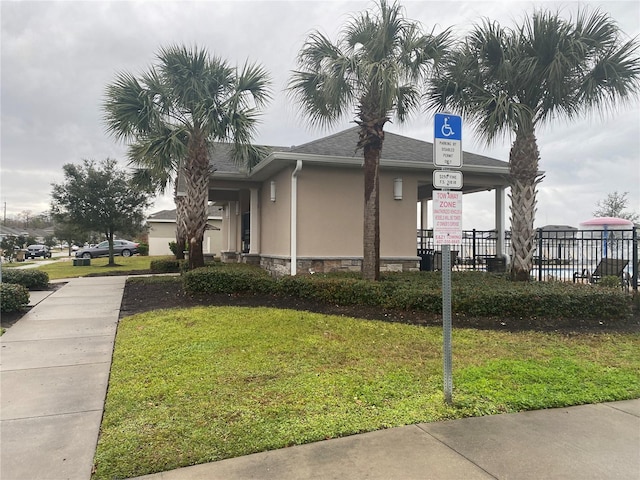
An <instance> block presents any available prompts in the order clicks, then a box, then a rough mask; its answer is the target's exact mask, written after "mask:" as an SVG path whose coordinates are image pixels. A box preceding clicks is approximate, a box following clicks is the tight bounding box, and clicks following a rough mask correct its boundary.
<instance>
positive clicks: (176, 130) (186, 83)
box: [104, 46, 270, 268]
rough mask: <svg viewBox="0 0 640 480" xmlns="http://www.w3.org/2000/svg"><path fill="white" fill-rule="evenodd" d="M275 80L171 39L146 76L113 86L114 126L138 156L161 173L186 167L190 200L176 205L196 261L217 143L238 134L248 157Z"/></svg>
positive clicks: (108, 114) (242, 156)
mask: <svg viewBox="0 0 640 480" xmlns="http://www.w3.org/2000/svg"><path fill="white" fill-rule="evenodd" d="M269 85H270V80H269V76H268V74H267V73H266V71H265V70H264V69H263V68H262V67H261V66H258V65H256V64H248V63H245V65H244V67H243V68H242V69H241V70H238V69H237V68H232V67H230V66H229V65H228V64H227V62H225V61H223V60H222V59H220V58H218V57H210V56H209V54H208V53H207V51H206V50H204V49H199V48H197V47H193V48H192V49H188V48H185V47H179V46H171V47H168V48H163V49H161V50H160V53H159V54H158V64H157V65H156V66H153V67H151V68H150V69H149V71H148V72H146V73H145V74H143V75H142V76H141V77H140V78H136V77H134V76H133V75H131V74H129V73H121V74H119V75H118V76H117V78H116V81H115V82H114V83H113V84H111V85H108V86H107V90H106V100H105V103H104V110H105V120H106V124H107V129H108V131H109V132H110V133H111V134H113V135H114V136H115V137H116V138H118V139H121V140H124V141H128V142H130V144H129V158H130V160H131V162H132V163H134V164H137V165H140V166H142V168H151V170H152V171H153V172H155V178H162V176H160V177H158V175H157V174H158V172H162V171H164V172H166V174H167V175H171V176H173V177H174V178H175V177H176V176H177V175H178V173H180V174H181V175H184V180H185V187H186V196H185V197H184V205H183V207H184V208H180V207H181V205H179V204H178V205H176V207H177V210H178V224H180V222H183V223H184V226H185V233H186V238H187V239H188V243H189V268H195V267H199V266H202V265H204V257H203V254H202V240H203V237H204V231H205V229H206V225H207V200H208V193H209V176H210V174H211V168H210V166H209V153H210V150H211V149H212V148H214V146H215V143H216V142H233V144H234V147H235V148H234V151H235V152H236V154H237V155H236V158H237V159H239V160H241V161H244V160H248V154H247V152H249V153H251V152H255V148H253V147H251V146H250V145H248V144H250V141H251V139H252V137H253V135H254V134H255V129H256V125H257V122H258V113H259V109H260V108H261V107H263V106H264V105H265V104H266V102H267V101H268V100H269V98H270V91H269Z"/></svg>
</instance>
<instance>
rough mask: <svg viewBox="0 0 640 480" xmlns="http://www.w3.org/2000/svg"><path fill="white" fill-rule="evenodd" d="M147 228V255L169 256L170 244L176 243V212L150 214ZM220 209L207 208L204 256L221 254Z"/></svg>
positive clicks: (164, 211) (163, 211)
mask: <svg viewBox="0 0 640 480" xmlns="http://www.w3.org/2000/svg"><path fill="white" fill-rule="evenodd" d="M147 225H148V227H149V255H171V254H172V252H171V249H170V248H169V243H170V242H175V241H176V211H175V209H174V210H162V211H160V212H156V213H152V214H151V215H149V218H147ZM221 227H222V207H218V206H213V205H211V206H209V217H208V219H207V230H206V231H205V232H204V240H203V242H202V251H203V253H204V254H205V255H209V254H212V255H216V256H217V257H218V258H219V257H220V254H221V252H222V235H221V232H220V229H221Z"/></svg>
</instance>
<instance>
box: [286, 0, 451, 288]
mask: <svg viewBox="0 0 640 480" xmlns="http://www.w3.org/2000/svg"><path fill="white" fill-rule="evenodd" d="M448 43H449V32H448V31H445V32H443V33H441V34H439V35H434V34H425V33H423V32H422V28H421V26H420V25H419V24H418V23H416V22H413V21H410V20H407V19H406V18H404V16H403V11H402V8H401V7H400V5H398V4H397V3H394V4H393V5H389V4H388V3H387V2H386V1H385V0H381V1H380V4H379V5H377V9H376V11H366V12H362V13H360V14H359V15H357V16H354V17H353V18H352V20H351V22H350V23H349V24H347V25H346V26H345V27H344V29H343V30H342V33H341V34H340V36H339V38H338V40H337V42H336V43H333V42H332V41H331V40H330V39H328V38H327V37H326V36H324V35H323V34H322V33H320V32H318V31H316V32H313V33H311V34H310V35H309V37H308V38H307V41H306V42H305V44H304V46H303V47H302V50H301V51H300V53H299V55H298V66H299V70H296V71H294V72H293V74H292V78H291V80H290V82H289V88H288V91H289V92H290V94H291V95H292V97H293V98H294V100H296V101H297V102H298V103H299V104H300V110H301V112H302V113H303V115H306V116H307V117H308V119H309V120H310V122H311V123H312V124H313V125H320V126H330V125H333V124H335V123H337V122H338V121H340V120H341V119H343V118H344V117H345V116H347V115H351V114H355V117H356V118H355V122H356V123H357V124H358V125H359V127H360V132H359V140H358V143H357V145H356V148H357V149H362V151H363V155H364V232H363V262H362V275H363V277H364V278H366V279H371V280H377V279H378V278H379V275H380V213H379V193H378V192H379V179H378V170H379V165H380V154H381V152H382V146H383V143H384V126H385V124H386V123H387V122H389V121H390V120H391V118H392V117H395V118H396V119H397V120H398V121H400V122H403V121H404V120H405V119H406V118H407V117H408V115H409V114H410V113H412V112H413V111H415V110H416V108H417V107H418V106H419V104H420V99H421V93H422V92H421V90H420V86H421V85H422V84H423V83H424V81H425V80H426V76H427V74H428V72H429V71H430V70H431V68H432V67H433V66H434V64H437V63H438V61H439V59H440V58H441V57H442V55H443V54H444V52H445V51H446V48H447V46H448Z"/></svg>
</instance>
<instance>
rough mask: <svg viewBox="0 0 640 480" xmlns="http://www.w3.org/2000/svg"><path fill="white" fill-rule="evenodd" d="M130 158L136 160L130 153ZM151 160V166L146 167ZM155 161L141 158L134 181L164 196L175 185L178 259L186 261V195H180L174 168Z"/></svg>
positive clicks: (134, 173) (174, 199)
mask: <svg viewBox="0 0 640 480" xmlns="http://www.w3.org/2000/svg"><path fill="white" fill-rule="evenodd" d="M129 156H130V158H135V157H134V155H133V154H132V153H131V151H130V152H129ZM147 160H149V161H150V162H149V163H150V165H149V166H145V165H146V164H147ZM156 161H157V159H154V160H153V161H151V159H148V158H146V157H143V158H141V159H140V160H139V161H138V162H137V163H136V162H132V163H134V165H136V168H135V170H134V172H133V176H132V181H133V183H134V184H135V185H137V186H138V187H139V188H140V189H142V190H145V191H149V192H153V193H155V194H160V195H164V194H165V192H166V191H167V189H168V188H169V186H170V185H171V184H173V202H174V203H175V205H176V245H177V248H176V251H175V254H176V259H178V260H184V251H185V248H186V246H187V229H186V225H185V222H184V219H185V218H186V217H187V216H186V212H185V208H186V202H185V197H184V194H182V195H181V194H180V193H179V191H178V182H177V177H175V176H174V175H173V174H174V168H175V167H174V166H173V165H166V164H165V163H164V162H162V161H157V163H154V162H156Z"/></svg>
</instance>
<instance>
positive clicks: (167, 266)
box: [149, 257, 184, 273]
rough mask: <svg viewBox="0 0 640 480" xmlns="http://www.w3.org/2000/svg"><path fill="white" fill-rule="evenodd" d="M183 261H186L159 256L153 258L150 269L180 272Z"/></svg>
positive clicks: (158, 271)
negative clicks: (155, 258)
mask: <svg viewBox="0 0 640 480" xmlns="http://www.w3.org/2000/svg"><path fill="white" fill-rule="evenodd" d="M182 263H184V260H176V259H175V258H173V257H167V258H159V259H157V260H151V264H150V265H149V269H150V270H151V271H152V272H153V273H179V272H180V270H181V264H182Z"/></svg>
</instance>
